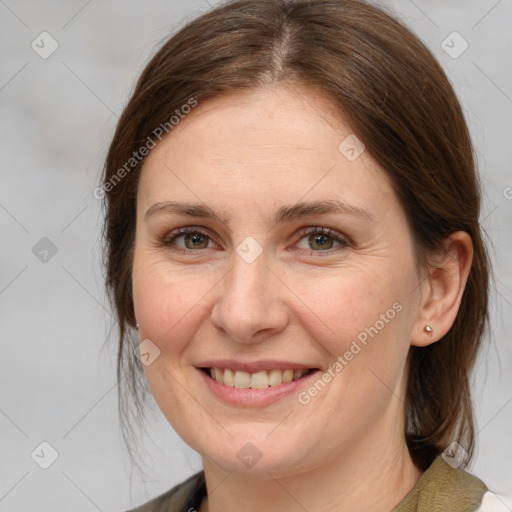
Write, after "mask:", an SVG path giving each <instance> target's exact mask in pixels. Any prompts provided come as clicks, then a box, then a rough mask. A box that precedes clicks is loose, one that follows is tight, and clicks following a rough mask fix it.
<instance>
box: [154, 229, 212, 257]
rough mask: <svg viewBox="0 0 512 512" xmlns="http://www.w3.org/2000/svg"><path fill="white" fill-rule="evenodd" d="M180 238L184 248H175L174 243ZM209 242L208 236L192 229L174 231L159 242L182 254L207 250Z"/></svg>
mask: <svg viewBox="0 0 512 512" xmlns="http://www.w3.org/2000/svg"><path fill="white" fill-rule="evenodd" d="M180 238H182V239H183V243H184V247H183V246H181V247H180V246H176V241H177V240H178V239H180ZM209 242H211V238H210V236H209V235H208V234H206V233H205V232H203V231H201V230H200V229H198V228H194V227H186V228H178V229H175V230H174V231H171V232H170V233H168V234H167V235H165V236H164V237H163V239H162V240H161V243H162V245H165V246H169V247H170V248H171V250H173V251H177V252H182V253H189V252H191V251H195V250H197V249H208V243H209Z"/></svg>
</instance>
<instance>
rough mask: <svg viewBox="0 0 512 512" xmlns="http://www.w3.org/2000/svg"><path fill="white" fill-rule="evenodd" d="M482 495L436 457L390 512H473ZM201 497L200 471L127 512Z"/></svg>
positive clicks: (189, 505) (475, 483)
mask: <svg viewBox="0 0 512 512" xmlns="http://www.w3.org/2000/svg"><path fill="white" fill-rule="evenodd" d="M486 491H487V487H486V486H485V484H484V483H483V482H482V481H481V480H479V479H478V478H477V477H475V476H473V475H471V474H470V473H466V472H465V471H463V470H462V469H458V468H452V467H451V466H450V465H449V464H448V463H447V462H446V461H445V460H444V459H443V458H442V457H441V456H439V457H437V458H436V459H435V461H434V462H433V463H432V465H431V466H430V467H429V468H428V469H427V471H425V472H424V473H423V475H422V476H421V478H420V479H419V481H418V483H417V484H416V485H415V486H414V488H413V489H411V491H410V492H409V493H408V494H407V496H405V498H404V499H403V500H402V501H401V502H400V503H399V504H398V505H397V506H396V507H395V508H394V509H393V510H392V511H390V512H477V510H478V508H479V507H480V504H481V503H482V498H483V496H484V494H485V493H486ZM205 495H206V484H205V479H204V471H200V472H199V473H196V474H195V475H192V476H191V477H190V478H188V479H187V480H185V481H184V482H181V483H180V484H178V485H176V486H174V487H173V488H172V489H171V490H169V491H167V492H166V493H165V494H162V495H160V496H158V497H157V498H154V499H152V500H151V501H149V502H148V503H146V504H145V505H142V506H140V507H138V508H135V509H132V510H130V511H129V512H195V511H197V510H199V507H200V505H201V502H202V500H203V497H204V496H205ZM383 512H385V511H383Z"/></svg>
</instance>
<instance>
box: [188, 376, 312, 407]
mask: <svg viewBox="0 0 512 512" xmlns="http://www.w3.org/2000/svg"><path fill="white" fill-rule="evenodd" d="M197 371H198V372H199V373H200V374H201V375H202V377H203V380H204V382H205V384H206V386H207V387H208V389H209V390H210V391H211V392H212V393H213V394H214V395H215V396H217V397H218V398H220V399H221V400H223V401H224V402H226V403H228V404H230V405H237V406H239V407H264V406H266V405H270V404H273V403H275V402H277V401H279V400H281V399H282V398H285V397H287V396H290V395H292V394H293V393H296V392H297V391H298V390H299V389H300V388H301V387H303V386H305V385H306V384H308V383H309V381H310V380H311V379H312V378H313V377H314V376H315V375H316V374H317V373H318V372H319V371H320V370H314V371H311V372H309V373H308V374H307V375H305V376H304V377H302V378H300V379H298V380H292V381H290V382H283V383H282V384H279V386H269V387H268V388H264V389H252V388H245V389H239V388H234V387H231V386H225V385H224V384H221V383H220V382H217V381H216V380H215V379H212V378H211V377H209V376H208V375H206V373H205V372H204V371H203V370H199V369H198V370H197Z"/></svg>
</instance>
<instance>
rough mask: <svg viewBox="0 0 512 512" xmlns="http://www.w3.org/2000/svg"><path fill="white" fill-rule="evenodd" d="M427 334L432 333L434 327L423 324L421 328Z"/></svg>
mask: <svg viewBox="0 0 512 512" xmlns="http://www.w3.org/2000/svg"><path fill="white" fill-rule="evenodd" d="M423 330H424V331H425V332H426V333H427V334H432V333H433V332H434V329H432V327H431V326H430V325H425V327H424V329H423Z"/></svg>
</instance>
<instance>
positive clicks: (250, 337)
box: [212, 243, 287, 343]
mask: <svg viewBox="0 0 512 512" xmlns="http://www.w3.org/2000/svg"><path fill="white" fill-rule="evenodd" d="M241 249H243V243H242V244H240V247H239V248H238V251H237V253H236V254H234V255H233V266H232V268H231V271H230V272H229V273H228V274H227V275H226V277H225V279H224V280H223V285H222V291H221V295H220V296H219V297H218V300H217V301H216V303H215V306H214V309H213V311H212V321H213V322H214V324H215V325H216V327H217V328H219V329H222V330H224V331H225V333H226V335H227V336H228V337H229V338H230V339H232V340H234V341H238V342H246V343H247V342H251V341H256V340H255V339H254V338H255V335H257V334H258V333H260V334H261V332H262V331H266V332H267V335H271V334H272V333H277V332H279V331H280V330H282V329H284V327H285V325H286V318H287V315H286V313H285V311H284V308H283V303H282V301H281V300H279V295H280V293H282V292H280V291H279V290H278V289H277V288H276V286H278V283H277V282H276V280H275V278H274V277H273V273H272V270H271V269H270V268H269V262H268V259H267V257H266V254H265V252H264V251H263V252H262V253H261V254H260V255H259V256H258V257H257V258H256V259H254V260H252V261H251V258H245V257H244V253H243V252H240V251H241ZM240 254H242V256H240ZM258 340H261V338H260V337H259V336H258Z"/></svg>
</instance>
